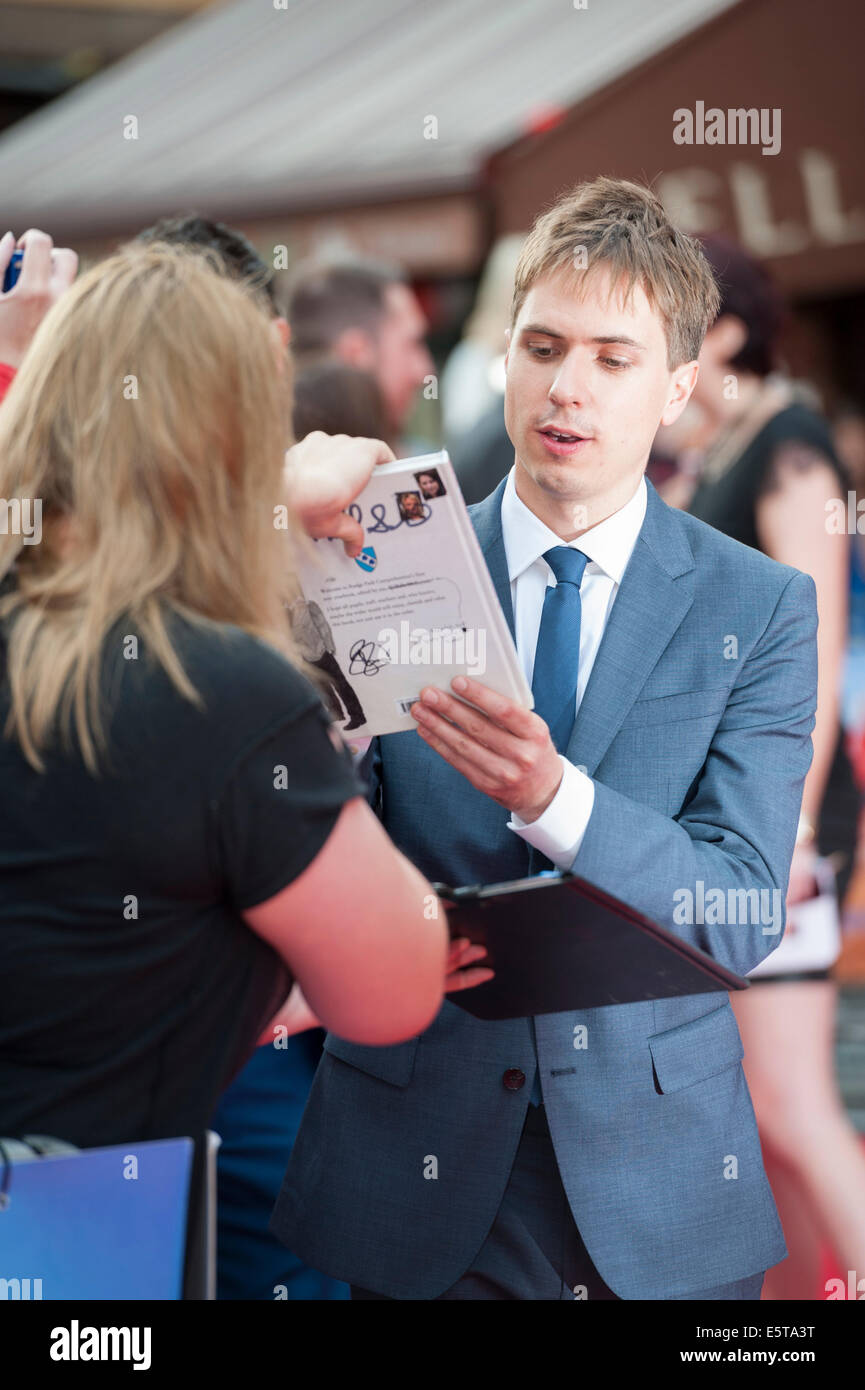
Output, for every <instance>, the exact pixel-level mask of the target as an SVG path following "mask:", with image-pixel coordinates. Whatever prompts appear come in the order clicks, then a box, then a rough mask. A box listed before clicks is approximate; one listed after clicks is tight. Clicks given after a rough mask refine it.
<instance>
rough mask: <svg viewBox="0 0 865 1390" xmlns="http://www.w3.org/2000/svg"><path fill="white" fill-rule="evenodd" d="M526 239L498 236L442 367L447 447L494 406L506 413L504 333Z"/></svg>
mask: <svg viewBox="0 0 865 1390" xmlns="http://www.w3.org/2000/svg"><path fill="white" fill-rule="evenodd" d="M524 241H525V237H524V236H522V235H521V234H520V233H514V234H512V235H510V236H504V237H500V238H499V240H498V241H497V242H496V243H495V245H494V246H493V248H492V250H491V251H490V254H489V255H488V256H487V259H486V262H485V264H484V268H483V271H482V272H481V278H480V283H479V285H478V291H477V295H476V296H475V302H474V305H473V307H472V311H471V313H470V314H469V317H468V319H467V320H466V324H465V327H464V329H463V333H462V337H461V338H460V341H459V342H458V343H457V345H456V347H455V348H454V349H453V350H452V351H451V353H450V354H449V356H448V359H447V361H446V362H445V365H444V368H443V370H442V375H441V396H442V428H443V430H444V434H445V438H446V440H447V441H448V444H449V445H450V446H454V447H455V446H456V445H457V444H459V441H460V440H461V438H462V437H463V435H465V434H467V433H468V432H469V430H470V429H471V428H472V427H473V426H474V425H476V424H477V422H478V421H479V420H480V419H481V418H482V417H483V416H484V415H485V414H486V413H487V411H488V410H490V409H491V408H492V407H494V406H498V407H499V410H500V411H501V412H502V413H503V412H504V399H505V348H506V346H507V344H506V342H505V333H506V331H507V328H508V323H509V321H510V312H511V298H512V296H513V292H514V271H515V270H516V268H517V261H518V260H519V255H520V251H521V250H522V246H523V242H524ZM509 467H510V464H508V468H509ZM505 472H507V469H505ZM500 476H501V477H503V476H504V474H501V475H500ZM498 481H499V479H498V478H496V480H495V482H498ZM492 486H495V483H494V484H492ZM489 490H490V489H487V491H489ZM484 496H486V493H485V494H484Z"/></svg>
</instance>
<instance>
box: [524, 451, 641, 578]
mask: <svg viewBox="0 0 865 1390" xmlns="http://www.w3.org/2000/svg"><path fill="white" fill-rule="evenodd" d="M515 472H516V464H514V465H513V466H512V467H511V471H510V473H509V474H508V481H507V483H506V484H505V490H504V494H503V496H502V539H503V541H504V546H505V554H506V556H507V560H508V578H509V579H510V580H511V581H512V582H513V580H514V579H517V578H518V577H519V576H520V575H521V574H522V573H523V572H524V571H525V570H527V569H528V568H529V566H530V565H533V564H534V563H535V561H536V560H537V559H538V558H539V557H540V556H541V555H543V554H544V552H545V551H547V550H549V549H550V548H551V547H552V546H554V545H566V544H567V545H571V546H573V547H574V548H575V549H576V550H582V551H583V553H584V554H585V555H588V557H589V560H590V562H593V563H594V564H596V565H597V566H598V568H599V569H600V570H602V571H603V573H604V574H607V575H609V576H610V578H611V579H613V580H615V582H616V583H617V584H621V582H622V575H623V574H624V573H625V568H626V566H627V563H628V561H629V560H630V558H631V552H632V550H633V549H634V546H635V544H636V541H637V536H638V535H639V534H640V528H641V527H642V525H643V519H644V517H645V515H646V503H647V500H648V496H647V492H646V479H645V475H644V476H643V477H641V478H640V482H639V485H638V486H637V490H636V492H635V493H634V495H633V497H631V498H630V500H629V501H627V502H626V503H625V505H624V506H623V507H620V508H619V510H618V511H617V512H613V514H612V516H608V517H606V518H605V519H604V520H603V521H599V522H598V524H597V526H591V527H590V528H589V530H588V531H584V532H583V534H582V535H581V536H577V538H576V539H575V540H573V541H563V540H562V538H561V537H560V536H557V535H556V533H555V531H551V530H550V528H549V526H547V525H545V523H544V522H543V521H541V519H540V517H537V516H535V514H534V512H532V511H530V510H529V508H528V507H527V506H526V504H525V502H523V501H522V500H521V499H520V498H519V497H518V496H517V489H516V484H515V481H514V474H515Z"/></svg>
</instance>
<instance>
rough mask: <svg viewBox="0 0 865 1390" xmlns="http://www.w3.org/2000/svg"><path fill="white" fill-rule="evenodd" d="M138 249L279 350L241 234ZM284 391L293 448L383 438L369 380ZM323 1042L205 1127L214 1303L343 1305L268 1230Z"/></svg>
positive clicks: (263, 268) (245, 1091)
mask: <svg viewBox="0 0 865 1390" xmlns="http://www.w3.org/2000/svg"><path fill="white" fill-rule="evenodd" d="M138 240H139V241H142V242H144V243H146V244H151V243H153V242H163V243H169V244H173V245H179V246H188V247H190V248H192V249H195V248H199V249H202V250H206V251H209V252H211V253H212V254H214V255H216V256H218V257H219V260H220V261H221V263H222V264H223V265H224V267H225V270H226V272H227V273H228V275H229V276H231V278H232V279H235V280H238V281H240V282H241V283H242V284H243V285H244V286H245V288H246V289H247V290H248V291H249V292H251V293H252V294H253V295H254V296H255V298H256V299H257V300H258V302H259V303H260V304H261V307H262V308H263V310H264V311H265V313H266V314H267V315H268V316H269V318H270V319H271V321H272V323H273V325H274V327H275V330H276V332H277V334H278V337H279V340H280V342H281V343H282V345H283V346H285V345H286V344H287V343H288V341H289V337H290V331H289V325H288V320H287V319H286V318H285V316H284V314H283V312H282V306H281V303H280V300H279V297H278V294H277V291H276V277H275V274H274V271H273V270H272V268H271V267H269V266H268V265H267V264H266V262H265V261H264V260H263V259H262V258H261V256H259V254H258V252H257V251H256V249H255V247H254V246H253V245H252V243H251V242H250V241H249V240H248V239H247V238H246V237H245V236H243V234H242V233H241V232H239V231H237V230H235V229H234V228H231V227H228V226H226V225H225V224H224V223H218V222H213V221H211V220H210V219H208V218H204V217H200V216H198V215H197V214H195V213H190V214H187V215H181V216H176V217H166V218H163V219H162V220H161V221H159V222H157V223H156V224H155V225H154V226H152V227H148V228H146V229H145V230H144V231H143V232H140V233H139V236H138ZM293 388H294V389H293V400H292V403H291V404H292V417H293V432H294V436H295V438H297V439H298V440H300V439H304V438H305V437H306V436H307V435H308V434H310V433H311V432H312V431H314V430H323V431H324V432H325V433H326V434H346V435H350V436H353V437H357V436H361V437H364V438H368V439H377V438H381V437H382V434H383V432H384V423H383V422H384V412H383V409H382V407H381V402H380V398H379V394H378V388H377V387H376V384H375V381H374V380H373V378H372V377H371V376H369V375H368V374H366V373H362V372H360V371H358V370H356V369H355V368H352V367H348V366H346V365H344V364H342V363H340V362H325V363H319V364H313V365H309V366H307V367H306V368H304V369H302V370H300V371H297V372H296V374H295V376H294V382H293ZM289 442H290V440H289V438H286V443H289ZM298 605H301V606H305V605H303V600H302V599H295V600H294V601H293V602H292V603H291V604H290V605H289V608H288V614H289V620H290V622H291V630H292V635H293V637H294V640H295V642H296V643H297V646H298V650H299V651H300V654H301V656H302V657H303V659H304V660H305V661H308V662H311V663H312V662H313V661H314V660H315V659H316V658H318V657H319V656H320V654H321V653H320V652H319V651H318V650H317V649H312V648H310V646H309V643H308V642H305V641H304V631H305V626H304V625H303V624H301V623H300V622H299V621H298V620H297V618H296V613H297V606H298ZM348 689H349V690H350V689H351V687H348ZM322 694H323V698H324V699H325V701H326V703H327V705H328V708H329V709H330V712H331V716H332V717H336V718H337V719H343V718H344V717H345V716H343V714H342V711H341V710H340V709H339V708H338V707H337V708H335V707H334V703H333V696H332V693H331V690H330V687H329V685H328V684H327V683H326V682H322ZM352 694H353V692H352ZM354 713H355V714H356V713H357V711H354ZM361 722H362V721H361ZM323 1040H324V1030H323V1029H321V1028H317V1027H316V1028H308V1029H305V1030H303V1031H301V1032H298V1033H294V1034H291V1035H289V1036H286V1037H281V1038H280V1043H279V1046H278V1047H276V1046H274V1045H273V1037H272V1035H271V1036H270V1037H269V1038H268V1040H267V1041H268V1043H269V1044H270V1045H269V1046H262V1047H258V1048H256V1049H255V1051H254V1052H253V1054H252V1056H251V1057H250V1058H249V1060H248V1062H247V1063H246V1065H245V1066H244V1068H243V1070H242V1071H241V1072H240V1073H239V1075H238V1076H236V1077H235V1079H234V1081H233V1082H232V1084H231V1085H230V1086H229V1087H228V1089H227V1090H226V1091H225V1093H224V1094H223V1096H222V1097H221V1098H220V1101H219V1105H218V1107H217V1110H216V1112H215V1114H214V1116H213V1120H212V1126H213V1128H214V1129H215V1130H216V1132H217V1133H218V1134H219V1135H220V1136H221V1138H222V1145H221V1147H220V1149H219V1153H218V1157H217V1184H218V1193H217V1249H218V1256H217V1296H218V1297H219V1298H220V1299H269V1300H270V1299H273V1297H274V1289H276V1288H279V1289H283V1290H285V1296H286V1297H287V1298H288V1299H316V1300H326V1299H347V1298H348V1296H349V1289H348V1285H347V1284H343V1283H341V1282H340V1281H338V1280H336V1279H331V1278H329V1277H328V1276H327V1275H324V1274H319V1273H318V1272H317V1271H316V1270H314V1269H310V1268H308V1266H306V1265H305V1264H303V1263H302V1261H300V1260H299V1259H297V1258H296V1256H294V1255H292V1254H291V1252H290V1251H288V1250H286V1248H285V1246H284V1245H282V1244H281V1242H279V1241H278V1240H277V1239H276V1238H275V1237H274V1236H273V1235H271V1234H270V1232H269V1231H268V1229H267V1223H268V1219H269V1217H270V1213H271V1211H272V1209H273V1205H274V1202H275V1201H276V1196H277V1193H278V1192H279V1185H280V1182H281V1181H282V1175H283V1173H284V1172H285V1167H286V1164H287V1162H288V1157H289V1155H290V1153H291V1146H292V1144H293V1142H294V1138H295V1135H296V1134H297V1128H298V1125H299V1123H300V1117H301V1114H302V1113H303V1107H304V1105H305V1104H306V1098H307V1096H308V1094H309V1088H310V1086H311V1084H312V1078H313V1075H314V1073H315V1068H316V1066H317V1065H318V1062H319V1058H320V1057H321V1046H322V1042H323Z"/></svg>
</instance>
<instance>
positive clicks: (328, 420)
mask: <svg viewBox="0 0 865 1390" xmlns="http://www.w3.org/2000/svg"><path fill="white" fill-rule="evenodd" d="M292 418H293V420H294V435H295V438H296V439H305V438H306V436H307V435H308V434H310V433H311V432H312V431H313V430H323V431H324V433H325V434H348V435H352V436H355V435H362V436H364V437H365V438H367V439H382V438H384V435H385V433H386V432H387V425H386V421H385V413H384V405H383V403H382V398H381V392H380V391H379V389H378V386H377V385H376V381H375V378H374V377H373V376H372V375H371V374H370V373H369V372H364V371H361V370H360V369H359V368H358V367H349V366H347V365H346V364H345V363H344V362H310V363H309V364H307V365H306V366H303V365H301V366H299V367H298V368H297V370H296V372H295V377H294V407H293V412H292Z"/></svg>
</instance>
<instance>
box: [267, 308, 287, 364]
mask: <svg viewBox="0 0 865 1390" xmlns="http://www.w3.org/2000/svg"><path fill="white" fill-rule="evenodd" d="M269 329H270V340H271V342H272V343H273V350H274V353H275V354H276V362H277V366H278V368H279V371H280V373H281V372H282V371H283V370H284V368H285V351H286V348H287V346H288V339H289V336H290V334H289V328H288V323H287V321H286V320H285V319H284V318H282V317H279V318H275V319H271V320H270V325H269Z"/></svg>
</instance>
